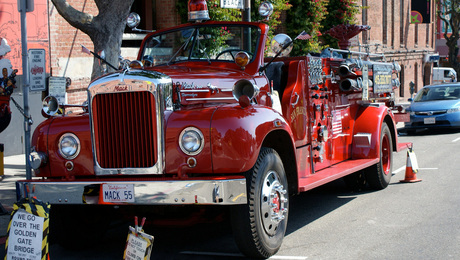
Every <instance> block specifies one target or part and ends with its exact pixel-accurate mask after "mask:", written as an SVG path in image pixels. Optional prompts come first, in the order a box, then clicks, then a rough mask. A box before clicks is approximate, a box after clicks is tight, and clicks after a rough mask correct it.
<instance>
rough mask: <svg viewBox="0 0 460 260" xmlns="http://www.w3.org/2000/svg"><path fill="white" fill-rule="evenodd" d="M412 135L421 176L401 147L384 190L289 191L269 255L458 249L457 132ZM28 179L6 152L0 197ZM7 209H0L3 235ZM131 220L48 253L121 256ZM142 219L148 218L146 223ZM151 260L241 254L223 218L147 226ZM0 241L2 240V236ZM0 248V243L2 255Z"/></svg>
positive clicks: (7, 197)
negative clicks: (285, 216)
mask: <svg viewBox="0 0 460 260" xmlns="http://www.w3.org/2000/svg"><path fill="white" fill-rule="evenodd" d="M399 141H400V142H414V147H415V149H414V150H415V152H416V154H417V158H418V165H419V167H420V171H419V172H418V173H417V177H418V178H420V179H422V181H421V182H418V183H410V184H405V183H401V182H399V181H400V180H401V179H404V177H405V170H406V158H407V157H406V152H401V153H394V158H393V174H394V176H393V178H392V180H391V183H390V185H389V187H388V188H386V189H384V190H381V191H368V190H364V191H359V192H351V191H350V190H349V189H348V188H347V187H346V186H345V185H344V183H343V181H341V180H338V181H335V182H332V183H329V184H327V185H324V186H322V187H319V188H316V189H314V190H312V191H308V192H305V193H301V194H299V195H298V196H294V197H292V198H291V206H290V211H289V223H288V229H287V232H286V237H285V239H284V241H283V245H282V247H281V249H280V251H279V252H278V253H277V254H276V255H275V256H273V257H272V258H271V259H273V260H275V259H295V260H300V259H398V260H399V259H456V258H457V257H458V255H460V233H459V232H460V226H459V224H458V223H460V208H459V207H458V205H459V204H458V202H459V200H458V198H460V189H458V183H459V182H460V175H458V168H459V167H460V164H459V163H460V162H459V161H458V160H455V159H452V158H456V156H454V157H452V156H453V155H455V154H456V152H457V151H458V149H457V147H458V144H459V143H460V131H450V132H430V131H428V132H421V133H418V134H416V135H405V134H402V135H401V136H400V137H399ZM23 178H25V167H24V156H23V155H19V156H12V157H5V176H4V177H3V180H2V181H1V182H0V202H1V203H2V205H3V206H4V208H6V209H7V210H10V209H11V206H12V205H13V203H14V202H15V201H16V198H15V191H14V182H15V181H16V180H18V179H23ZM9 218H10V217H9V215H1V216H0V221H1V222H0V238H1V237H4V236H5V235H6V228H7V225H8V222H9ZM129 225H132V221H121V220H120V221H118V222H115V223H112V228H111V229H110V230H109V231H108V233H107V234H106V235H105V237H104V240H102V241H101V242H100V243H98V244H93V245H88V246H85V247H83V248H78V249H73V250H69V249H63V248H62V247H60V246H58V245H56V244H51V246H50V252H51V253H50V254H51V255H52V257H51V258H52V259H53V258H54V259H98V260H99V259H120V258H121V257H122V254H123V249H124V243H125V241H126V236H127V230H128V229H127V227H128V226H129ZM146 226H147V224H146ZM149 234H154V235H155V242H154V253H153V254H152V259H216V258H218V259H235V258H236V259H245V258H244V257H243V256H242V255H241V254H240V253H239V252H238V249H237V248H236V246H235V243H234V241H233V238H232V235H231V229H230V227H229V225H228V220H226V219H223V220H222V221H220V222H217V223H203V224H201V225H197V226H195V227H187V228H184V227H182V228H180V227H179V228H175V229H168V228H165V229H152V230H149ZM0 244H1V240H0ZM3 255H4V248H3V246H2V245H0V259H2V258H3Z"/></svg>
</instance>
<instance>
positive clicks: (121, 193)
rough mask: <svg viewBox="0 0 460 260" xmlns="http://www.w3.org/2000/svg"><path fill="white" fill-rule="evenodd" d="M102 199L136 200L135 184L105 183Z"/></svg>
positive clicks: (105, 200) (116, 200)
mask: <svg viewBox="0 0 460 260" xmlns="http://www.w3.org/2000/svg"><path fill="white" fill-rule="evenodd" d="M102 199H103V201H104V202H112V203H114V202H135V201H134V184H103V185H102Z"/></svg>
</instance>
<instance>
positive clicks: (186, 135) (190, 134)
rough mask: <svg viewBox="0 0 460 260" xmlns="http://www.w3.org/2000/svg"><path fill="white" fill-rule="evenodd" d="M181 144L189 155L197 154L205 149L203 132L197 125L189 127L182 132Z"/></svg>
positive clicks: (183, 150)
mask: <svg viewBox="0 0 460 260" xmlns="http://www.w3.org/2000/svg"><path fill="white" fill-rule="evenodd" d="M179 146H180V149H181V150H182V152H184V153H185V154H187V155H197V154H199V153H200V152H201V150H203V146H204V138H203V133H201V131H200V130H199V129H197V128H195V127H187V128H185V129H184V130H182V132H181V133H180V137H179Z"/></svg>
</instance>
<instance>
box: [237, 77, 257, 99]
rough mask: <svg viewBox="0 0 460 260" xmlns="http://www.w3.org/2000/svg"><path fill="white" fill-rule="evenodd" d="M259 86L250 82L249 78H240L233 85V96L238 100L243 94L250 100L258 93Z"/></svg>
mask: <svg viewBox="0 0 460 260" xmlns="http://www.w3.org/2000/svg"><path fill="white" fill-rule="evenodd" d="M259 90H260V89H259V87H258V86H256V85H254V84H252V83H251V82H250V81H249V80H246V79H242V80H239V81H238V82H236V83H235V85H234V86H233V90H232V91H233V97H234V98H235V99H236V100H237V101H239V100H240V97H241V96H243V95H245V96H247V97H248V98H249V100H252V99H253V98H254V97H256V96H257V95H258V94H259Z"/></svg>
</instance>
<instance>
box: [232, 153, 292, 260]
mask: <svg viewBox="0 0 460 260" xmlns="http://www.w3.org/2000/svg"><path fill="white" fill-rule="evenodd" d="M287 191H288V183H287V178H286V173H285V172H284V167H283V162H282V161H281V158H280V157H279V155H278V153H277V152H276V151H275V150H273V149H270V148H262V149H261V151H260V154H259V157H258V159H257V162H256V164H255V165H254V167H253V168H252V170H251V171H250V172H249V174H248V196H249V197H248V203H247V204H246V205H241V206H236V207H234V208H232V213H231V221H232V228H233V235H234V238H235V242H236V244H237V245H238V248H239V249H240V250H241V252H242V253H244V254H245V255H247V256H249V257H257V258H267V257H270V256H272V255H274V254H276V252H278V250H279V248H280V247H281V243H282V242H283V238H284V233H285V232H286V226H287V219H288V209H289V195H288V192H287Z"/></svg>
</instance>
